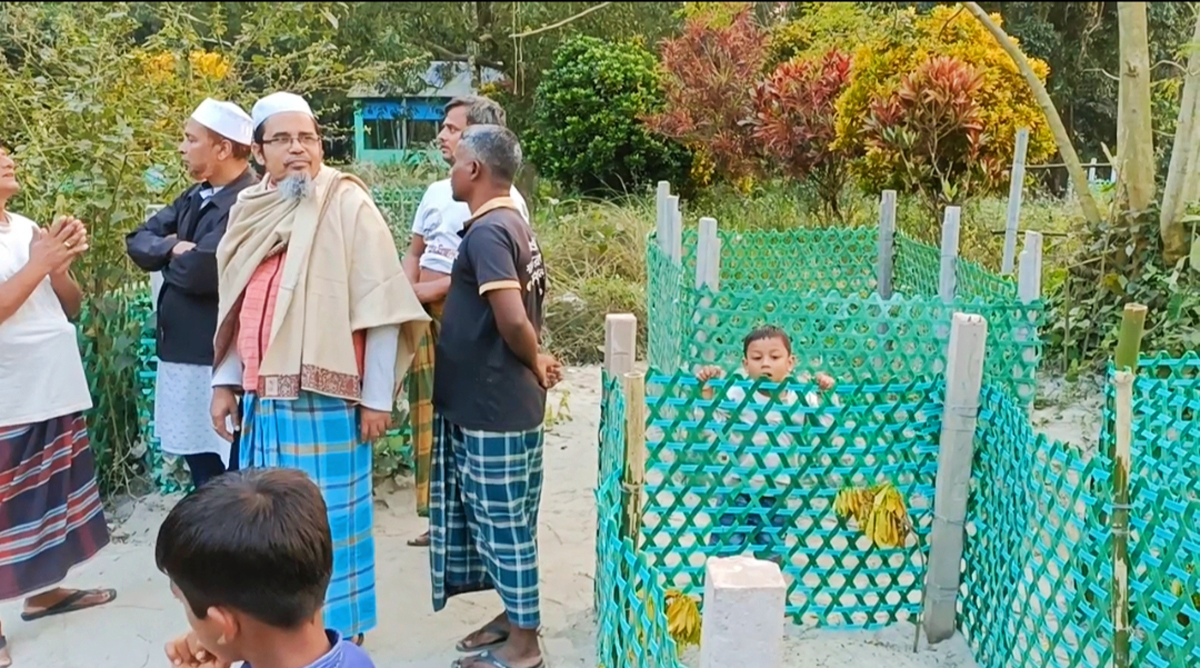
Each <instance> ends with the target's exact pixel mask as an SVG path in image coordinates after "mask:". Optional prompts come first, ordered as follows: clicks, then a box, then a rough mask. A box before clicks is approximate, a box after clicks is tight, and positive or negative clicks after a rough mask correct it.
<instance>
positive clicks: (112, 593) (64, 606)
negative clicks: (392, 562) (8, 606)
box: [21, 589, 117, 622]
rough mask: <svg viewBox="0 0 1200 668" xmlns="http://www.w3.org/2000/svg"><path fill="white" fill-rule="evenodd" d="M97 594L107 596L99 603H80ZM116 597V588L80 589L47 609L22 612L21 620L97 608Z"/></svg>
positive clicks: (29, 620) (28, 620)
mask: <svg viewBox="0 0 1200 668" xmlns="http://www.w3.org/2000/svg"><path fill="white" fill-rule="evenodd" d="M96 594H102V595H104V597H105V598H104V600H102V601H100V602H99V603H88V604H86V605H80V604H79V603H80V601H82V600H83V599H85V598H87V597H88V596H94V595H96ZM116 598H117V590H116V589H80V590H78V591H76V592H73V593H71V594H68V595H67V596H66V597H65V598H63V600H61V601H59V602H58V603H55V604H54V605H52V606H50V607H48V608H46V609H45V610H38V611H37V612H22V613H21V620H22V621H26V622H32V621H33V620H35V619H41V618H42V617H50V616H53V615H61V614H64V613H68V612H75V611H77V610H86V609H88V608H95V607H97V606H101V605H107V604H109V603H112V602H113V601H115V600H116Z"/></svg>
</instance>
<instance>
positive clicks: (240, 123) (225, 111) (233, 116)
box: [192, 97, 254, 146]
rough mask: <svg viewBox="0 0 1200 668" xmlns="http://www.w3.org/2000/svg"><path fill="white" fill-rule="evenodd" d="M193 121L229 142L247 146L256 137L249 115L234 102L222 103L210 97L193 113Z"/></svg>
mask: <svg viewBox="0 0 1200 668" xmlns="http://www.w3.org/2000/svg"><path fill="white" fill-rule="evenodd" d="M192 120H194V121H196V122H197V123H199V124H200V125H203V126H204V127H206V128H208V129H209V130H212V131H213V132H215V133H217V134H219V135H221V136H222V137H224V138H226V139H228V140H229V141H232V142H237V143H239V144H244V145H246V146H249V145H250V142H251V140H252V139H253V136H254V127H253V126H251V124H250V116H249V114H247V113H246V112H244V111H242V108H241V107H239V106H237V105H236V104H234V103H232V102H222V101H220V100H214V99H212V98H211V97H210V98H208V99H206V100H204V101H203V102H201V103H200V106H199V107H196V111H194V112H192Z"/></svg>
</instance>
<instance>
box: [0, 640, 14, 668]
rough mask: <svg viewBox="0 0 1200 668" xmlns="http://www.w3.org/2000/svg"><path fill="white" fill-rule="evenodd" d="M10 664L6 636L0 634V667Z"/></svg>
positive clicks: (5, 667)
mask: <svg viewBox="0 0 1200 668" xmlns="http://www.w3.org/2000/svg"><path fill="white" fill-rule="evenodd" d="M11 665H12V656H10V655H9V652H8V638H5V637H4V636H3V635H0V668H8V667H9V666H11Z"/></svg>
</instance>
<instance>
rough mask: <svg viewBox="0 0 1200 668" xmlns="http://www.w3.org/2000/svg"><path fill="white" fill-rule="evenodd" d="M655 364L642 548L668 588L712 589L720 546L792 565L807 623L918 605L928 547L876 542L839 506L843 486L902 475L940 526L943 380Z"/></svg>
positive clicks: (902, 487)
mask: <svg viewBox="0 0 1200 668" xmlns="http://www.w3.org/2000/svg"><path fill="white" fill-rule="evenodd" d="M709 386H710V387H713V388H714V391H715V392H714V396H715V397H716V398H714V399H704V398H703V397H702V395H701V387H700V384H699V383H698V382H697V381H696V379H695V378H693V377H691V376H689V375H687V374H683V373H674V374H671V375H667V374H663V373H660V372H659V371H657V370H653V369H652V370H651V372H650V374H649V375H648V377H647V381H646V397H647V398H646V403H647V407H648V412H649V415H648V417H647V427H646V449H647V457H648V459H647V466H646V469H647V471H646V483H645V485H646V486H645V497H646V501H645V506H644V510H643V526H642V534H643V535H642V538H643V545H644V547H643V551H644V552H645V555H646V559H647V561H648V562H649V564H650V565H651V566H653V567H654V568H655V569H656V570H657V571H658V572H659V573H661V574H662V576H663V577H664V578H665V580H666V583H667V586H668V587H670V588H674V589H679V590H682V591H683V592H685V593H693V594H700V593H702V591H703V576H704V562H705V560H706V559H707V558H708V557H711V556H734V555H738V554H742V553H743V552H752V553H754V554H755V555H756V556H759V557H760V558H764V559H772V560H775V561H777V562H778V563H780V565H781V566H782V568H783V571H784V573H785V577H786V579H787V580H788V581H789V582H790V584H789V587H788V591H787V603H786V610H787V613H788V615H789V616H790V617H791V618H792V620H793V621H794V622H795V623H797V624H805V625H810V626H825V625H837V626H855V627H875V626H880V625H886V624H890V623H892V622H895V621H897V620H905V619H911V618H913V616H914V615H915V614H916V613H917V612H919V610H920V605H921V589H922V586H923V578H922V573H923V572H924V558H925V553H924V550H923V549H922V548H920V547H919V545H922V544H923V538H922V540H921V541H918V540H915V539H910V541H909V544H908V545H907V546H906V547H903V548H897V549H881V548H877V547H875V546H873V544H872V543H871V540H870V538H869V537H868V536H866V535H864V534H863V533H862V532H861V531H860V530H859V527H857V525H856V524H855V522H854V521H853V520H848V521H846V520H841V519H839V518H838V517H837V515H836V514H835V513H834V510H833V501H834V497H835V496H836V494H837V492H838V491H839V490H841V489H843V488H844V487H868V486H872V485H875V484H880V483H885V482H890V483H892V484H893V485H895V486H896V488H897V489H898V490H899V491H900V492H901V494H902V495H903V496H904V498H905V499H906V500H907V504H908V508H909V513H910V517H911V519H912V521H913V523H914V524H915V525H916V527H917V533H918V534H919V535H920V536H922V537H923V536H924V535H925V534H927V533H928V530H929V527H930V525H931V521H932V517H931V515H930V513H929V509H930V507H931V505H932V504H931V502H932V499H933V486H934V481H935V478H936V473H937V435H938V433H939V432H940V416H941V396H942V393H941V389H940V387H939V386H938V385H937V384H936V383H930V382H912V383H904V384H886V385H874V384H861V385H855V386H843V387H838V388H835V389H834V390H832V391H830V392H828V393H824V396H822V395H821V394H819V393H818V391H817V389H816V387H815V385H807V384H802V383H788V384H786V385H784V386H783V387H779V388H770V389H768V386H766V385H762V384H761V382H754V383H752V382H751V381H749V380H746V379H745V378H739V377H733V378H730V379H728V380H724V381H716V382H715V383H710V384H709Z"/></svg>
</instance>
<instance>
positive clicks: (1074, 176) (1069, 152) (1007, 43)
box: [962, 2, 1100, 224]
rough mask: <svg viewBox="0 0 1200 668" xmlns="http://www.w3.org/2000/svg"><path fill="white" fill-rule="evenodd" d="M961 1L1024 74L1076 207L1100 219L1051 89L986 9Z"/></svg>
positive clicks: (1090, 219)
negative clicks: (1071, 187) (1068, 179)
mask: <svg viewBox="0 0 1200 668" xmlns="http://www.w3.org/2000/svg"><path fill="white" fill-rule="evenodd" d="M962 4H963V6H964V7H966V8H967V11H969V12H971V15H972V16H974V17H975V19H976V20H978V21H979V22H980V23H982V24H983V26H984V27H985V28H987V30H988V32H990V33H991V34H992V38H993V39H995V40H996V43H997V44H999V45H1000V48H1002V49H1004V52H1005V53H1007V54H1008V57H1009V58H1012V60H1013V63H1015V64H1016V66H1017V69H1018V70H1020V72H1021V75H1022V76H1023V77H1025V83H1026V84H1028V85H1029V88H1030V90H1032V91H1033V96H1034V98H1036V99H1037V103H1038V106H1039V107H1041V109H1042V113H1043V114H1045V115H1046V122H1048V123H1049V124H1050V132H1051V133H1053V134H1054V142H1055V143H1056V144H1058V152H1059V153H1061V154H1062V157H1063V162H1064V163H1065V164H1066V165H1067V173H1068V174H1069V175H1070V176H1071V183H1072V184H1073V185H1074V186H1075V196H1076V197H1077V198H1079V207H1080V208H1081V209H1083V217H1084V218H1085V219H1087V221H1088V222H1089V223H1093V224H1095V223H1099V222H1100V209H1099V207H1097V206H1096V199H1095V198H1094V197H1092V191H1091V189H1090V188H1089V187H1088V180H1087V173H1086V172H1084V171H1083V164H1082V163H1080V162H1079V153H1077V152H1076V151H1075V145H1074V144H1072V143H1071V136H1070V135H1068V134H1067V128H1066V126H1064V125H1063V122H1062V117H1060V116H1059V115H1058V109H1056V108H1055V107H1054V102H1053V101H1052V100H1051V99H1050V93H1047V92H1046V87H1045V86H1044V85H1042V82H1041V81H1040V80H1039V79H1038V78H1037V74H1035V73H1034V71H1033V68H1032V67H1030V66H1029V60H1028V59H1026V58H1025V54H1023V53H1021V50H1020V49H1018V48H1017V46H1016V45H1015V44H1013V42H1012V38H1010V37H1009V36H1008V33H1006V32H1004V30H1003V29H1001V28H1000V26H998V25H996V23H995V22H994V21H992V19H991V18H990V17H988V15H987V12H985V11H983V8H982V7H980V6H979V3H976V2H964V3H962Z"/></svg>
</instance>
